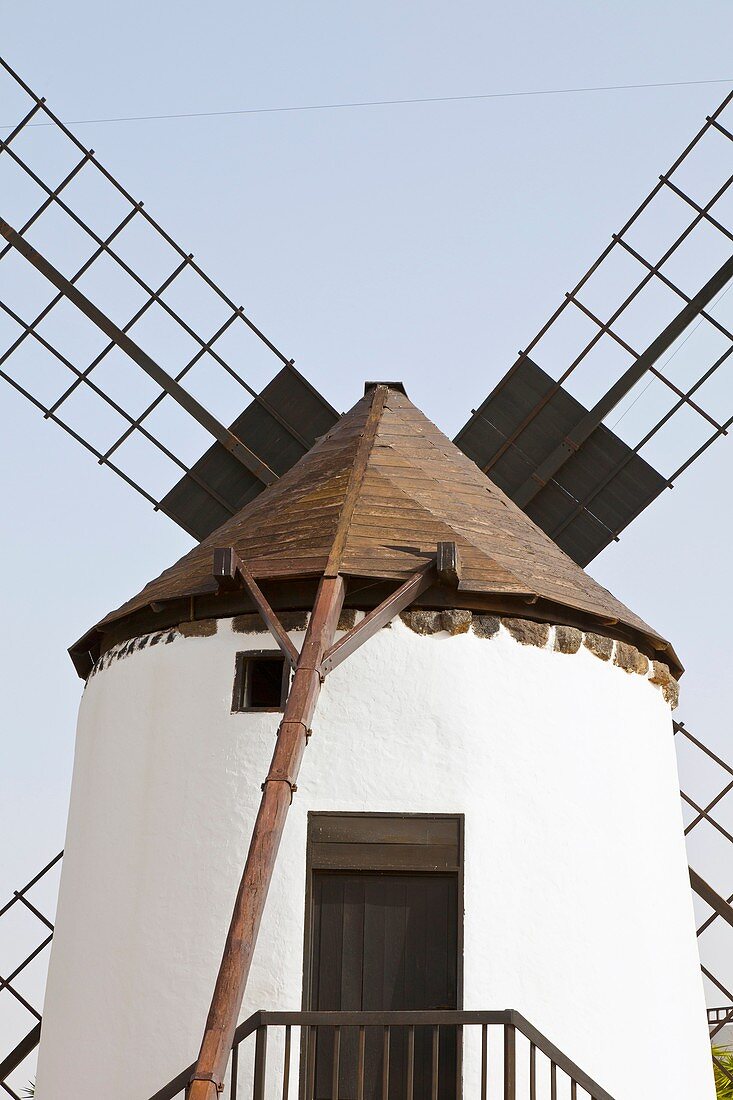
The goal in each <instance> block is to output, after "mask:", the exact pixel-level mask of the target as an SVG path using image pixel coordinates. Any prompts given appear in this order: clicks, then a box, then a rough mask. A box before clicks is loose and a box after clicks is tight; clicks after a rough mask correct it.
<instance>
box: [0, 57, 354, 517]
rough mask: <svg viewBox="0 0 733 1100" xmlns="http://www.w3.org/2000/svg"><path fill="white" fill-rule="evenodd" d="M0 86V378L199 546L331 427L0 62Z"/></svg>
mask: <svg viewBox="0 0 733 1100" xmlns="http://www.w3.org/2000/svg"><path fill="white" fill-rule="evenodd" d="M0 80H1V81H3V82H4V83H3V86H2V93H3V94H2V97H0V98H2V102H3V104H5V105H6V106H4V110H9V111H10V112H12V111H15V114H16V118H17V122H16V124H15V125H14V126H12V128H11V129H10V132H9V134H8V136H7V137H6V138H5V139H4V140H2V141H0V195H1V196H2V200H1V203H0V235H1V237H2V239H0V377H2V378H3V379H4V380H5V381H6V382H8V383H9V384H10V385H11V386H12V387H13V388H14V389H15V390H16V391H17V392H19V393H21V394H23V395H24V396H25V397H26V398H27V399H28V400H29V401H31V402H32V403H33V404H34V405H35V406H36V408H38V409H39V411H41V412H42V413H43V415H44V417H46V418H47V419H49V420H52V421H54V423H56V424H58V425H59V426H60V427H62V428H63V429H64V430H65V431H66V432H68V433H69V434H70V435H71V436H72V437H73V438H75V439H76V440H77V441H78V442H79V443H81V444H82V445H83V446H84V447H85V448H87V450H89V451H91V453H92V454H94V456H95V457H96V458H97V460H98V461H99V462H100V463H102V464H104V465H106V466H108V467H109V468H110V469H112V470H114V471H115V473H117V474H118V475H119V476H120V477H122V478H123V479H124V480H125V481H127V482H128V484H130V485H131V486H132V487H133V488H135V489H137V490H138V492H140V493H141V494H142V495H143V496H144V497H145V498H146V499H147V500H148V501H150V503H151V504H153V505H154V506H155V507H156V508H160V509H161V510H162V511H164V512H165V513H166V514H167V515H169V516H170V517H171V518H172V519H174V520H175V521H176V522H177V523H179V524H180V526H182V527H183V528H184V529H185V530H187V531H188V532H189V533H190V534H192V535H194V536H195V537H197V538H203V537H204V536H205V535H206V534H208V533H209V531H211V530H213V529H214V528H215V527H216V526H218V525H219V524H220V523H222V522H223V521H224V520H225V519H227V518H228V517H229V516H231V515H233V514H234V513H235V512H237V511H238V510H239V509H240V508H241V507H242V506H243V505H244V504H245V503H246V502H247V501H248V500H250V499H252V497H254V496H255V495H257V493H259V492H260V491H261V490H262V489H263V488H264V487H265V486H266V485H267V484H269V483H271V482H272V481H274V480H276V478H277V477H278V476H279V475H280V474H282V473H284V472H285V470H287V469H289V468H290V466H292V465H293V463H294V462H296V461H297V460H298V459H299V458H300V457H301V456H302V455H303V454H304V453H305V452H306V451H308V450H309V449H310V447H311V446H312V445H313V443H314V441H315V439H316V438H317V437H318V436H320V435H323V434H324V432H326V431H328V429H329V428H330V427H331V426H332V425H333V424H334V422H335V421H336V420H337V419H338V414H337V413H336V411H335V410H334V409H333V408H332V407H331V406H330V405H329V404H328V402H327V401H325V399H324V398H323V397H321V395H320V394H319V393H318V392H317V391H316V390H315V389H313V387H312V386H311V385H310V384H309V383H308V382H307V381H306V380H305V379H304V378H303V376H302V375H301V374H300V373H299V372H298V371H297V370H296V369H295V367H294V365H293V361H292V360H290V359H288V358H287V357H286V356H285V355H284V354H283V353H282V352H281V351H280V350H279V349H278V348H277V347H276V346H275V345H274V344H273V343H272V342H271V341H270V340H268V339H267V337H266V336H264V334H263V333H262V332H261V331H260V330H259V329H258V328H257V326H256V325H255V324H254V323H253V322H252V321H251V320H250V319H249V318H248V317H247V315H246V314H245V313H244V310H243V309H242V307H240V306H237V305H236V304H235V303H234V301H233V300H232V299H231V298H230V297H229V296H228V295H227V294H225V293H224V291H222V290H221V289H220V288H219V287H218V286H217V285H216V283H215V282H214V281H213V280H212V279H211V278H210V277H209V275H207V274H206V272H205V271H204V270H203V269H202V268H201V267H200V266H199V265H198V264H197V263H196V261H195V260H194V257H193V255H192V254H190V253H187V252H185V251H184V249H182V248H181V247H180V246H179V245H178V244H177V243H176V241H175V240H174V239H173V238H172V237H171V236H170V235H169V234H168V233H167V232H166V231H165V230H164V229H163V228H162V227H161V226H160V225H159V224H158V222H157V221H155V219H154V218H153V217H152V216H151V215H150V214H149V213H148V212H147V211H146V210H145V208H144V206H143V204H142V203H141V202H138V201H137V200H136V199H134V198H133V196H132V195H131V194H130V192H129V191H127V190H126V188H125V187H123V185H122V184H121V183H119V182H118V181H117V180H116V179H115V177H114V176H113V175H112V174H111V173H110V172H109V171H108V170H107V169H106V168H105V167H104V166H103V165H102V164H101V163H100V161H99V160H98V159H97V157H96V156H95V154H94V151H93V150H91V149H87V148H86V147H85V146H84V145H82V143H81V142H80V141H79V140H78V139H77V138H76V137H75V136H74V134H72V132H71V131H70V130H69V129H68V128H67V127H66V126H65V125H64V124H63V123H62V122H61V121H60V120H59V118H58V117H57V116H56V115H55V114H54V113H53V112H52V111H51V110H50V109H49V107H48V106H47V105H46V103H45V101H44V100H43V99H41V98H39V97H38V96H36V95H35V93H34V92H33V91H32V90H31V89H30V88H29V87H28V85H27V84H26V83H25V82H24V81H23V80H22V79H21V78H20V77H19V76H18V75H17V74H16V73H15V72H14V71H13V70H12V69H11V68H10V66H9V65H8V64H7V63H6V62H5V61H3V60H2V59H1V58H0ZM245 405H246V407H245V408H244V411H242V410H243V406H245Z"/></svg>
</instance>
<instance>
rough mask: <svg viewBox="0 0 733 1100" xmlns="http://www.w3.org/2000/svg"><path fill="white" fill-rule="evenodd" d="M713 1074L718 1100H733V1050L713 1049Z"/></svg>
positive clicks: (725, 1048)
mask: <svg viewBox="0 0 733 1100" xmlns="http://www.w3.org/2000/svg"><path fill="white" fill-rule="evenodd" d="M713 1074H714V1076H715V1094H716V1096H717V1098H718V1100H733V1050H730V1049H729V1048H727V1047H716V1046H714V1047H713Z"/></svg>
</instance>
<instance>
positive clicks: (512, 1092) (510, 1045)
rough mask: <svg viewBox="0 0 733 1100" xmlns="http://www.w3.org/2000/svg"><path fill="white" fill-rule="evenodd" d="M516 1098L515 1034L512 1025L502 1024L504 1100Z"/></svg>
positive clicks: (514, 1099)
mask: <svg viewBox="0 0 733 1100" xmlns="http://www.w3.org/2000/svg"><path fill="white" fill-rule="evenodd" d="M516 1097H517V1032H516V1028H515V1027H514V1024H504V1100H516Z"/></svg>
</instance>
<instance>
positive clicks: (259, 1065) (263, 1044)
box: [252, 1025, 267, 1100]
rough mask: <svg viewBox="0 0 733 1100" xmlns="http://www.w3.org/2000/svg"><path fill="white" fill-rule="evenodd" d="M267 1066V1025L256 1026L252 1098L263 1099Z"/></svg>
mask: <svg viewBox="0 0 733 1100" xmlns="http://www.w3.org/2000/svg"><path fill="white" fill-rule="evenodd" d="M266 1067H267V1025H262V1026H260V1027H258V1028H257V1037H256V1039H255V1070H254V1073H255V1078H254V1087H253V1089H252V1100H265V1069H266Z"/></svg>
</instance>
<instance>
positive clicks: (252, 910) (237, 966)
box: [188, 576, 344, 1100]
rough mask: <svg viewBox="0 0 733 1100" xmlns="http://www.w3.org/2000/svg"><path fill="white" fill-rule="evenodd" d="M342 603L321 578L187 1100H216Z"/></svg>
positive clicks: (340, 586)
mask: <svg viewBox="0 0 733 1100" xmlns="http://www.w3.org/2000/svg"><path fill="white" fill-rule="evenodd" d="M343 602H344V580H343V577H340V576H336V577H324V578H323V579H322V580H321V583H320V586H319V588H318V593H317V595H316V601H315V604H314V606H313V612H312V614H311V619H310V622H309V624H308V629H307V631H306V635H305V641H304V642H303V649H302V650H301V653H300V656H299V658H298V663H297V666H296V669H295V673H294V675H293V682H292V685H291V688H290V694H289V696H288V701H287V704H286V706H285V713H284V715H283V720H282V723H281V725H280V729H279V732H278V735H277V742H276V745H275V752H274V753H273V757H272V761H271V763H270V770H269V772H268V774H267V778H266V779H265V782H264V783H263V785H262V799H261V801H260V806H259V810H258V811H257V818H256V820H255V825H254V830H253V832H252V839H251V841H250V845H249V853H248V855H247V862H246V864H245V867H244V874H243V875H242V881H241V883H240V886H239V891H238V893H237V900H236V902H235V905H234V912H233V914H232V920H231V924H230V926H229V933H228V935H227V940H226V945H225V947H224V954H223V957H222V960H221V965H220V967H219V975H218V977H217V979H216V986H215V987H214V995H213V997H212V1000H211V1007H210V1009H209V1015H208V1019H207V1021H206V1030H205V1032H204V1038H203V1041H202V1043H201V1050H200V1052H199V1057H198V1061H197V1063H196V1069H195V1070H194V1073H193V1076H192V1077H191V1081H190V1084H189V1089H188V1098H189V1100H215V1098H216V1097H217V1096H218V1093H219V1092H220V1091H221V1087H222V1082H223V1080H224V1074H225V1073H226V1067H227V1062H228V1060H229V1052H230V1051H231V1048H232V1042H233V1039H234V1031H235V1028H236V1026H237V1020H238V1018H239V1013H240V1010H241V1007H242V1000H243V998H244V990H245V987H246V984H247V978H248V976H249V970H250V966H251V964H252V956H253V954H254V949H255V944H256V942H257V933H258V931H259V927H260V921H261V919H262V912H263V910H264V907H265V900H266V898H267V891H268V889H269V886H270V880H271V878H272V872H273V868H274V865H275V858H276V856H277V850H278V848H279V845H280V839H281V837H282V833H283V828H284V826H285V819H286V817H287V814H288V810H289V809H290V803H291V802H292V799H293V792H294V790H295V789H296V788H295V784H296V780H297V778H298V771H299V769H300V762H301V760H302V758H303V753H304V751H305V746H306V742H307V738H308V733H309V727H310V723H311V719H312V718H313V713H314V711H315V708H316V702H317V701H318V696H319V694H320V691H321V684H322V673H321V662H322V660H323V657H324V654H325V652H326V650H327V649H328V648H329V646H330V645H331V643H332V641H333V637H334V634H335V632H336V627H337V625H338V619H339V614H340V613H341V607H342V606H343Z"/></svg>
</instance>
